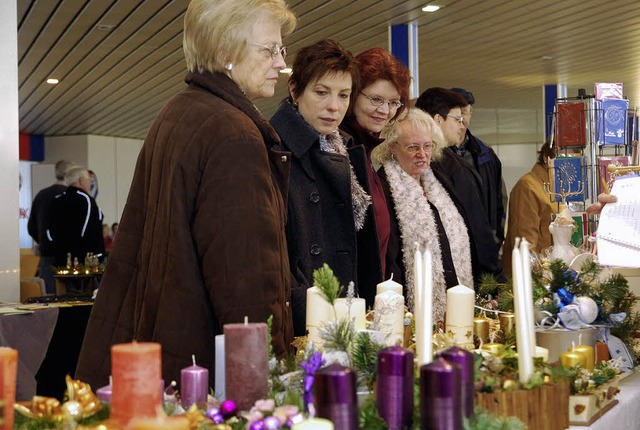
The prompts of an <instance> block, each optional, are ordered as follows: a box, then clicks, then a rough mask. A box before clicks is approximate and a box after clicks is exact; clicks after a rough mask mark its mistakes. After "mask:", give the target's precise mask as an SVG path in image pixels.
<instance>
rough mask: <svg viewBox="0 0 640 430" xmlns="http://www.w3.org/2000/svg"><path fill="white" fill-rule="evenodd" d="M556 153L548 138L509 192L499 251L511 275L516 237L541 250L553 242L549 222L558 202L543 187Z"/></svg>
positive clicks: (532, 248) (507, 271) (547, 179)
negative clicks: (533, 160) (529, 168)
mask: <svg viewBox="0 0 640 430" xmlns="http://www.w3.org/2000/svg"><path fill="white" fill-rule="evenodd" d="M554 157H555V152H554V150H553V149H552V148H551V145H550V143H549V141H547V142H545V143H544V145H542V147H541V148H540V152H539V153H538V160H537V162H536V164H534V166H533V168H532V169H531V171H530V172H529V173H527V174H525V175H524V176H522V177H521V178H520V179H518V182H516V184H515V185H514V186H513V188H512V189H511V194H510V195H509V216H508V218H507V223H508V224H507V237H506V239H505V242H504V248H503V252H502V263H503V266H504V271H505V273H506V274H507V275H511V252H512V251H513V247H514V244H515V239H516V237H524V238H525V239H527V241H528V242H529V243H530V249H531V251H532V252H537V253H540V252H542V250H543V249H545V248H548V247H549V246H551V245H552V243H551V233H550V232H549V224H550V223H551V221H552V219H551V218H552V214H557V213H558V204H557V203H552V202H551V199H550V198H549V194H547V193H546V192H545V191H544V185H543V184H544V183H549V168H548V165H549V160H550V159H552V158H554Z"/></svg>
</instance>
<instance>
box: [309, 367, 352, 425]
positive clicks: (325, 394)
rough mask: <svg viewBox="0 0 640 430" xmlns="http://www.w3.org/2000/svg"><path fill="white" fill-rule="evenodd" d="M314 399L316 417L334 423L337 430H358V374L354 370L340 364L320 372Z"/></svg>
mask: <svg viewBox="0 0 640 430" xmlns="http://www.w3.org/2000/svg"><path fill="white" fill-rule="evenodd" d="M313 397H314V400H315V405H316V416H318V417H320V418H326V419H328V420H330V421H332V422H333V425H334V428H335V430H358V400H357V397H356V374H355V372H354V371H353V370H351V369H349V368H348V367H344V366H341V365H339V364H331V365H329V366H327V367H324V368H322V369H320V370H318V372H317V373H316V375H315V382H314V384H313Z"/></svg>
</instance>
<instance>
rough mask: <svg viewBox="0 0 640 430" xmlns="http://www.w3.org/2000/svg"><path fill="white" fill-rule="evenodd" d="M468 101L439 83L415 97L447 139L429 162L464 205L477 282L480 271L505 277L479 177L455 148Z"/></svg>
mask: <svg viewBox="0 0 640 430" xmlns="http://www.w3.org/2000/svg"><path fill="white" fill-rule="evenodd" d="M468 104H469V103H468V102H467V101H466V100H465V99H464V97H462V96H461V95H460V94H458V93H455V92H453V91H450V90H447V89H445V88H439V87H434V88H429V89H427V90H426V91H424V92H423V93H422V94H421V95H420V97H418V100H417V101H416V107H417V108H419V109H422V110H424V111H425V112H427V113H428V114H429V115H431V117H432V118H433V119H434V120H435V121H436V123H437V124H438V126H439V127H440V130H442V133H443V135H444V138H445V141H446V143H445V145H446V148H444V149H443V151H442V157H441V158H440V159H439V160H437V161H434V162H433V163H432V168H433V170H434V171H437V172H438V173H440V174H441V175H442V176H443V177H444V178H446V179H447V180H448V181H449V182H450V183H451V184H452V186H453V192H454V193H455V194H456V197H457V198H458V200H459V201H460V203H461V204H462V207H463V209H464V215H465V217H466V219H467V221H468V223H469V234H470V235H471V247H472V255H473V261H474V268H473V277H474V280H475V282H476V283H480V282H481V278H482V275H483V274H489V275H493V276H495V277H496V279H497V280H498V281H504V280H505V279H504V272H503V270H502V262H501V261H500V257H499V254H500V248H499V246H498V244H497V242H496V240H495V236H494V234H493V229H492V228H491V223H490V222H489V218H488V216H487V213H486V211H485V209H484V207H485V205H484V201H485V199H484V192H483V185H482V179H481V178H480V175H478V172H476V170H475V169H474V168H473V167H472V166H471V165H470V164H469V163H467V162H466V161H464V160H462V159H461V158H460V157H459V156H458V155H457V154H456V152H455V150H454V147H456V146H457V145H458V143H460V142H461V141H462V139H463V138H464V135H465V131H466V126H465V119H464V117H463V116H462V109H463V108H465V107H466V106H468Z"/></svg>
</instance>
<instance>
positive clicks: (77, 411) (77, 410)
mask: <svg viewBox="0 0 640 430" xmlns="http://www.w3.org/2000/svg"><path fill="white" fill-rule="evenodd" d="M61 410H62V413H63V414H65V415H66V416H68V417H71V418H73V419H74V420H75V421H78V420H79V419H80V418H82V414H83V412H84V408H83V407H82V405H81V404H80V402H78V401H76V400H69V401H68V402H64V404H63V405H62V408H61Z"/></svg>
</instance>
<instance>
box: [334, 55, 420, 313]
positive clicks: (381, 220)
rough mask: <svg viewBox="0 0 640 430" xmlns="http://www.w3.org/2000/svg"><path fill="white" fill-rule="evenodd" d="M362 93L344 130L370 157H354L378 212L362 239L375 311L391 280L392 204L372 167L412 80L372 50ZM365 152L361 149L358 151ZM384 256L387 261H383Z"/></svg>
mask: <svg viewBox="0 0 640 430" xmlns="http://www.w3.org/2000/svg"><path fill="white" fill-rule="evenodd" d="M356 60H357V61H358V71H359V72H360V80H361V81H362V89H361V90H360V92H359V93H358V94H355V95H354V96H353V98H354V104H353V109H352V110H351V112H349V113H347V116H346V117H345V119H344V121H342V124H341V125H340V128H341V129H342V130H344V131H345V132H347V133H349V134H350V135H351V136H352V137H353V151H356V150H359V151H362V150H363V149H364V153H365V157H357V158H356V157H352V163H353V164H354V166H355V165H356V164H357V163H358V162H360V161H364V166H358V168H357V169H356V171H357V172H366V175H365V176H364V177H358V180H359V181H360V182H361V183H362V184H363V185H364V187H365V189H366V190H367V191H368V192H369V193H370V194H371V197H372V203H373V205H372V207H371V208H370V209H369V214H368V215H367V219H366V220H365V225H364V227H363V229H362V230H361V231H360V232H359V233H358V260H359V264H358V268H359V270H358V281H359V282H358V289H359V291H360V296H361V297H364V298H365V299H367V305H368V306H370V307H371V306H373V299H374V297H375V288H376V285H377V284H378V283H379V282H380V281H382V280H383V278H388V276H389V273H388V272H387V270H386V267H385V259H384V255H385V254H386V252H387V246H388V244H389V234H390V230H389V229H390V220H389V211H388V209H387V200H386V197H385V195H384V191H383V189H382V185H381V183H380V179H379V178H378V174H377V173H376V170H375V168H374V166H373V164H372V163H371V151H372V150H373V148H375V147H376V146H378V145H379V144H380V143H381V142H382V140H383V139H382V138H380V132H381V131H382V129H383V128H384V126H385V125H387V124H388V123H389V121H392V120H394V119H395V118H397V117H398V116H399V115H400V114H401V113H402V111H403V110H404V108H405V106H406V105H407V103H408V101H409V84H410V83H411V76H410V75H409V71H408V70H407V68H406V67H405V66H404V65H403V64H402V63H401V62H400V61H398V60H397V59H396V58H395V57H394V56H393V55H392V54H391V53H390V52H389V51H386V50H384V49H382V48H372V49H368V50H366V51H364V52H362V53H360V54H358V55H357V56H356ZM357 148H359V149H357ZM381 256H382V257H381Z"/></svg>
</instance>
